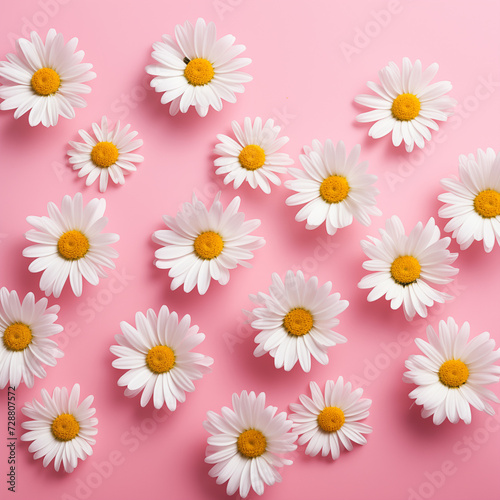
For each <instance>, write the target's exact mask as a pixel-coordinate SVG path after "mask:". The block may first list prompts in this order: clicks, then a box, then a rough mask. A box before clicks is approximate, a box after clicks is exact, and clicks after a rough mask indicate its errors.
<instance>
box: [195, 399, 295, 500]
mask: <svg viewBox="0 0 500 500" xmlns="http://www.w3.org/2000/svg"><path fill="white" fill-rule="evenodd" d="M265 404H266V395H265V393H263V392H261V393H260V394H259V395H258V396H256V395H255V393H254V392H251V393H250V394H248V393H247V392H246V391H243V392H242V393H241V394H240V395H239V396H238V394H233V408H232V409H231V408H228V407H226V406H224V407H223V408H222V411H221V413H222V415H218V414H217V413H215V412H213V411H209V412H208V413H207V420H206V421H205V422H203V427H205V430H207V431H208V432H209V433H210V434H211V436H210V437H209V438H208V439H207V442H208V446H207V449H206V457H205V462H207V463H209V464H213V465H214V466H213V467H212V468H211V469H210V471H209V475H210V476H211V477H216V478H217V484H223V483H225V482H226V481H227V482H228V483H227V494H228V495H232V494H234V493H236V492H237V491H238V492H239V494H240V496H241V497H242V498H246V497H247V495H248V493H249V492H250V489H253V490H254V491H255V493H257V494H258V495H262V494H263V493H264V488H265V485H267V486H272V485H273V484H274V483H279V482H281V475H280V474H279V472H278V471H277V469H278V468H280V467H283V466H284V465H291V464H292V461H291V460H289V459H286V458H284V457H282V456H281V455H283V454H285V453H289V452H291V451H294V450H295V449H296V448H297V446H296V445H295V444H294V443H295V440H296V439H297V437H296V435H295V434H293V433H291V432H289V431H290V429H291V427H292V421H291V420H287V415H286V413H285V412H281V413H279V414H278V415H276V411H277V410H278V408H276V407H275V406H265Z"/></svg>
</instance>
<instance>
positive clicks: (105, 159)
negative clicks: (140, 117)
mask: <svg viewBox="0 0 500 500" xmlns="http://www.w3.org/2000/svg"><path fill="white" fill-rule="evenodd" d="M118 155H119V153H118V148H117V147H116V146H115V145H114V144H113V143H112V142H108V141H102V142H98V143H97V144H96V145H95V146H94V147H93V148H92V151H91V153H90V158H91V160H92V162H93V163H94V165H96V166H97V167H101V168H107V167H111V165H113V164H114V163H116V160H118Z"/></svg>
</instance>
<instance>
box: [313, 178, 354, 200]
mask: <svg viewBox="0 0 500 500" xmlns="http://www.w3.org/2000/svg"><path fill="white" fill-rule="evenodd" d="M349 189H350V188H349V183H348V182H347V179H346V178H345V177H342V176H341V175H330V177H327V178H326V179H325V180H324V181H323V182H322V183H321V186H320V187H319V194H320V195H321V198H323V200H325V201H326V202H327V203H340V202H341V201H344V200H345V199H346V198H347V195H348V194H349Z"/></svg>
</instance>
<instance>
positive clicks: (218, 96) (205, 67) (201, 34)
mask: <svg viewBox="0 0 500 500" xmlns="http://www.w3.org/2000/svg"><path fill="white" fill-rule="evenodd" d="M234 41H235V38H234V36H232V35H226V36H223V37H222V38H220V39H219V40H217V33H216V28H215V24H214V23H208V24H206V23H205V21H204V20H203V19H201V18H200V19H198V20H197V21H196V25H195V26H194V27H193V25H192V24H191V23H190V22H189V21H186V22H185V23H184V26H181V25H180V24H178V25H177V26H176V27H175V40H174V39H173V38H172V37H171V36H170V35H163V36H162V41H161V42H155V43H154V44H153V49H154V50H153V53H152V54H151V55H152V57H153V59H154V60H155V61H157V63H156V64H151V65H149V66H146V72H147V73H148V74H150V75H153V76H154V77H155V78H153V79H152V80H151V87H153V88H154V89H155V90H156V92H161V93H163V95H162V97H161V103H162V104H167V103H169V102H170V103H171V104H170V114H171V115H176V114H177V113H178V112H179V110H180V112H181V113H186V112H187V110H188V109H189V108H190V106H194V107H195V109H196V111H197V113H198V114H199V115H200V116H205V115H206V114H207V112H208V108H209V107H210V106H212V107H213V108H214V109H215V110H216V111H220V110H221V109H222V99H224V100H225V101H227V102H236V95H235V94H236V93H243V92H244V91H245V88H244V87H243V84H244V83H246V82H249V81H250V80H251V79H252V77H251V76H250V75H247V74H246V73H242V72H241V71H238V70H240V69H241V68H243V67H244V66H247V65H248V64H250V63H251V62H252V60H251V59H248V58H243V57H237V56H238V55H239V54H241V53H242V52H243V51H244V50H245V46H244V45H233V44H234Z"/></svg>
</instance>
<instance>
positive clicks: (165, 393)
mask: <svg viewBox="0 0 500 500" xmlns="http://www.w3.org/2000/svg"><path fill="white" fill-rule="evenodd" d="M135 323H136V328H134V327H133V326H132V325H129V324H128V323H127V322H126V321H122V322H121V323H120V327H121V330H122V332H123V335H115V340H116V341H117V342H118V344H119V345H114V346H111V348H110V350H111V352H112V353H113V354H114V355H115V356H118V359H115V360H114V361H113V366H114V367H115V368H118V369H121V370H127V372H126V373H125V374H124V375H122V376H121V377H120V379H119V380H118V385H119V386H125V387H126V389H125V396H128V397H130V398H132V397H134V396H137V394H139V393H140V392H142V395H141V406H146V405H147V404H148V402H149V400H150V399H151V397H153V402H154V406H155V408H157V409H159V408H161V407H162V406H163V405H167V407H168V409H169V410H170V411H174V410H175V409H176V407H177V401H179V403H184V401H185V400H186V394H185V392H193V391H194V384H193V380H198V379H201V378H202V376H203V375H204V374H205V373H208V372H210V370H211V368H210V367H211V366H212V364H213V361H214V360H213V359H212V358H210V357H208V356H205V355H203V354H200V353H197V352H191V349H193V348H194V347H196V346H198V345H199V344H201V342H203V340H204V339H205V335H204V334H203V333H198V327H197V326H196V325H194V326H191V318H190V316H189V315H188V314H186V316H184V317H183V318H182V319H181V320H180V321H179V318H178V316H177V313H175V312H172V313H170V312H169V310H168V307H167V306H162V307H161V309H160V312H159V314H158V317H156V314H155V312H154V311H153V309H149V310H148V312H147V316H145V315H144V314H142V313H141V312H138V313H137V314H136V315H135Z"/></svg>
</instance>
